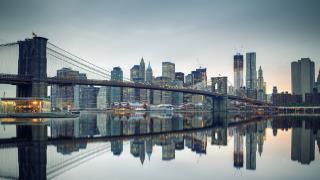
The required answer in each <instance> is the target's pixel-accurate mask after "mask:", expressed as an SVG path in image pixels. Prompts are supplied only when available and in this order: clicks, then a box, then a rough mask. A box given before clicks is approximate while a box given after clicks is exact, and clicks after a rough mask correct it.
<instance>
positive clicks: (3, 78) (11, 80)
mask: <svg viewBox="0 0 320 180" xmlns="http://www.w3.org/2000/svg"><path fill="white" fill-rule="evenodd" d="M32 82H45V83H47V84H48V85H92V86H111V87H126V88H139V89H150V90H159V91H171V92H181V93H188V94H194V95H203V96H209V97H212V98H217V99H219V98H224V97H226V98H228V99H230V100H235V101H240V102H247V103H250V104H254V105H266V106H271V104H270V103H266V102H261V101H258V100H255V99H251V98H244V97H239V96H234V95H223V94H220V93H215V92H210V91H203V90H196V89H188V88H178V87H177V88H175V87H169V86H158V85H152V84H143V83H133V82H123V81H111V80H95V79H68V78H63V79H61V78H57V77H47V78H45V79H34V78H33V77H32V76H22V75H15V74H3V73H0V84H11V85H19V84H31V83H32Z"/></svg>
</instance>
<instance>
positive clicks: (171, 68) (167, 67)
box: [162, 62, 175, 80]
mask: <svg viewBox="0 0 320 180" xmlns="http://www.w3.org/2000/svg"><path fill="white" fill-rule="evenodd" d="M162 76H163V77H168V78H170V80H174V78H175V64H174V63H171V62H162Z"/></svg>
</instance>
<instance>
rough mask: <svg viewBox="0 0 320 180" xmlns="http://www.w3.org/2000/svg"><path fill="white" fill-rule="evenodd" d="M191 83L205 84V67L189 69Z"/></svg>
mask: <svg viewBox="0 0 320 180" xmlns="http://www.w3.org/2000/svg"><path fill="white" fill-rule="evenodd" d="M191 74H192V78H193V84H197V83H204V84H207V68H199V69H196V70H195V71H191Z"/></svg>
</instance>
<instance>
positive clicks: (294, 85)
mask: <svg viewBox="0 0 320 180" xmlns="http://www.w3.org/2000/svg"><path fill="white" fill-rule="evenodd" d="M314 79H315V67H314V62H313V61H311V60H310V58H301V59H300V60H298V61H294V62H292V63H291V91H292V94H294V95H302V100H303V101H305V94H306V93H311V92H312V90H313V88H314V82H315V80H314Z"/></svg>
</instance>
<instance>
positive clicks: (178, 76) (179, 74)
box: [175, 72, 184, 83]
mask: <svg viewBox="0 0 320 180" xmlns="http://www.w3.org/2000/svg"><path fill="white" fill-rule="evenodd" d="M175 80H178V81H182V83H184V73H183V72H176V74H175Z"/></svg>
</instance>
